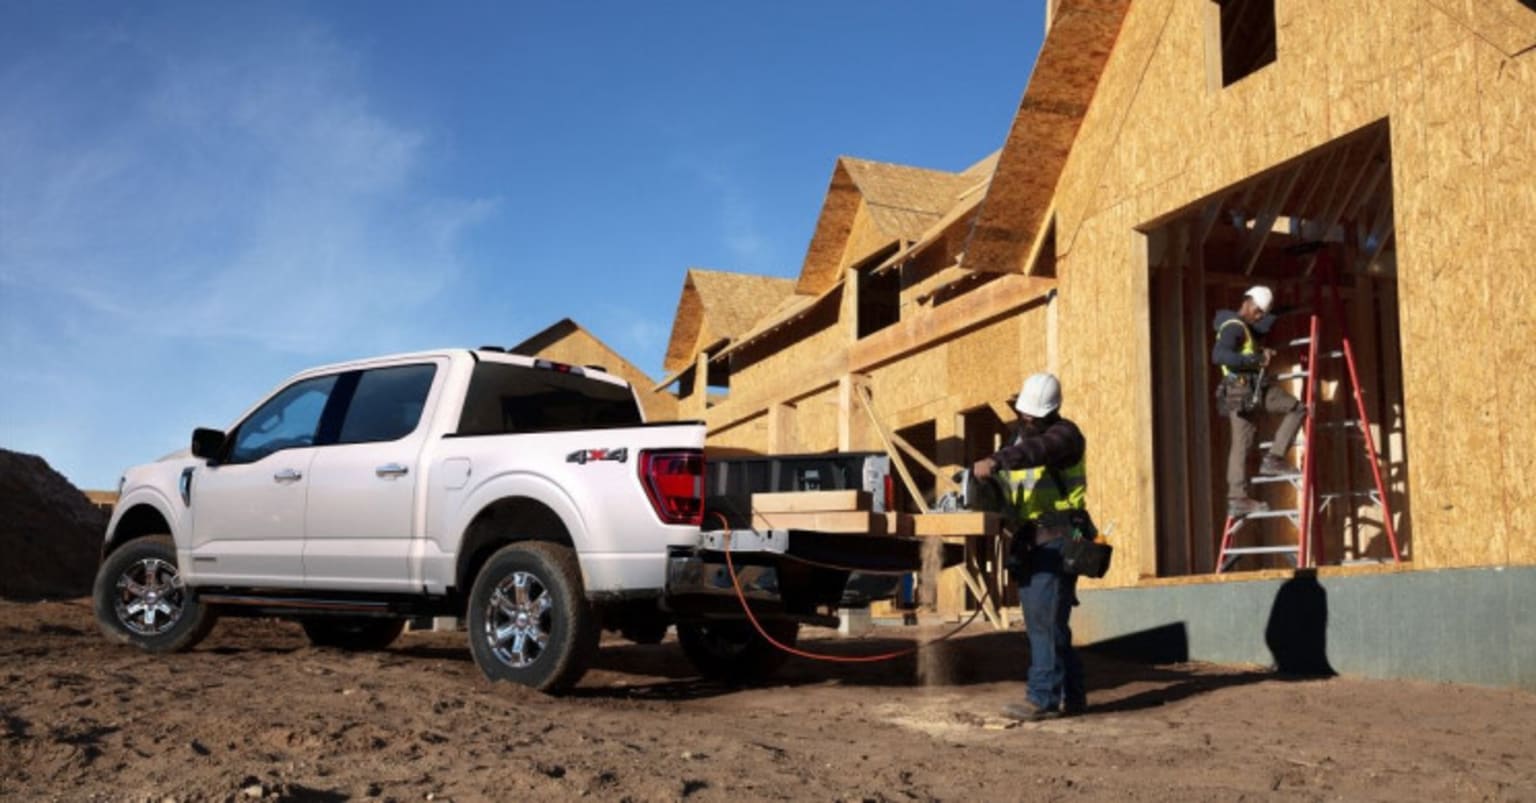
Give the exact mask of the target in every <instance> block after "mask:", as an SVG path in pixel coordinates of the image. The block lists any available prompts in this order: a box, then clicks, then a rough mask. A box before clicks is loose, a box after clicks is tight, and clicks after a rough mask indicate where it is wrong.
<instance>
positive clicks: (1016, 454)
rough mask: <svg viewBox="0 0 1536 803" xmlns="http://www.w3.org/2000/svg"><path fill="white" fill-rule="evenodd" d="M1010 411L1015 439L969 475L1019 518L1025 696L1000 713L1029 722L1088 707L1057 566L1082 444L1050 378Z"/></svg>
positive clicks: (1037, 378) (1066, 579)
mask: <svg viewBox="0 0 1536 803" xmlns="http://www.w3.org/2000/svg"><path fill="white" fill-rule="evenodd" d="M1013 407H1014V410H1015V411H1017V413H1018V417H1019V423H1018V428H1017V431H1016V433H1015V435H1014V437H1013V438H1012V439H1011V440H1010V441H1009V443H1008V444H1007V445H1006V446H1004V447H1003V448H1002V449H999V450H998V451H997V452H996V453H994V454H992V455H991V456H989V457H984V458H982V459H981V460H980V461H978V462H977V463H976V464H975V465H974V466H973V467H972V469H971V472H972V474H973V475H974V476H976V477H978V478H981V479H986V478H987V477H990V476H992V475H993V474H997V475H998V476H999V477H1001V478H1002V479H1003V480H1005V481H1006V482H1007V483H1008V486H1009V488H1010V490H1011V492H1012V499H1013V504H1014V506H1015V508H1016V509H1017V511H1018V514H1019V519H1020V528H1019V531H1018V532H1017V533H1016V534H1015V536H1014V539H1015V544H1016V545H1024V546H1025V547H1027V551H1026V552H1024V553H1023V554H1022V555H1019V556H1018V565H1019V571H1018V581H1019V603H1020V606H1021V607H1022V608H1023V612H1024V624H1025V629H1026V630H1027V631H1028V633H1029V675H1028V684H1027V685H1028V695H1027V698H1026V701H1025V702H1024V703H1010V704H1008V705H1006V706H1004V708H1003V715H1004V716H1007V717H1009V718H1012V719H1018V720H1024V721H1031V722H1032V721H1038V720H1044V719H1052V718H1055V717H1060V716H1063V715H1067V714H1076V713H1079V712H1081V711H1083V710H1084V708H1085V707H1086V705H1087V693H1086V691H1085V689H1084V686H1083V664H1082V661H1081V660H1080V659H1079V658H1078V655H1077V651H1076V650H1074V649H1073V648H1072V629H1071V627H1070V625H1069V623H1068V620H1069V619H1070V618H1071V615H1072V606H1073V605H1075V604H1076V603H1077V593H1076V592H1077V575H1075V574H1071V573H1069V572H1067V571H1065V570H1064V568H1063V564H1062V548H1063V547H1064V546H1065V544H1066V541H1067V537H1068V536H1070V535H1071V534H1072V519H1073V517H1072V515H1071V514H1072V512H1073V511H1081V510H1083V509H1084V508H1085V504H1086V494H1087V490H1088V478H1087V473H1086V471H1085V469H1084V465H1083V463H1084V456H1085V454H1086V452H1087V442H1086V441H1085V440H1084V438H1083V433H1082V431H1081V430H1079V429H1078V428H1077V425H1076V424H1074V423H1072V422H1071V421H1069V420H1067V419H1065V418H1063V417H1062V416H1061V413H1060V407H1061V382H1060V381H1058V380H1057V379H1056V377H1055V376H1053V375H1051V374H1034V375H1033V376H1030V377H1029V378H1028V379H1025V380H1024V386H1023V387H1022V388H1020V390H1019V395H1018V397H1017V398H1016V399H1015V400H1014V404H1013ZM1016 554H1017V553H1016Z"/></svg>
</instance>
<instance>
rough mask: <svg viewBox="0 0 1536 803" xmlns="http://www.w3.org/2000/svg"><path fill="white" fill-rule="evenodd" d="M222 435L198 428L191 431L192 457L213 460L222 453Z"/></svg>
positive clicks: (214, 430) (215, 430)
mask: <svg viewBox="0 0 1536 803" xmlns="http://www.w3.org/2000/svg"><path fill="white" fill-rule="evenodd" d="M224 438H225V436H224V433H223V432H222V431H220V430H217V429H204V428H203V427H198V428H197V429H194V430H192V456H193V457H202V458H206V459H208V460H215V459H217V458H218V456H219V453H220V452H223V451H224Z"/></svg>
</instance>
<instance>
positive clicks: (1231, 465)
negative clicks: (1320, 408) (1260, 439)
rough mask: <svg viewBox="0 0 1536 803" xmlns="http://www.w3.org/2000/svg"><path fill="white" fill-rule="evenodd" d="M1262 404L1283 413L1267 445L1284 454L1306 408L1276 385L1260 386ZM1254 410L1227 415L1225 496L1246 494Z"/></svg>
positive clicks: (1278, 454)
mask: <svg viewBox="0 0 1536 803" xmlns="http://www.w3.org/2000/svg"><path fill="white" fill-rule="evenodd" d="M1262 407H1263V409H1264V411H1265V412H1267V413H1272V414H1274V415H1284V416H1285V418H1284V419H1282V420H1281V421H1280V426H1279V427H1278V428H1277V429H1276V430H1275V442H1274V443H1273V444H1272V445H1271V446H1270V447H1269V453H1270V454H1272V455H1274V456H1276V457H1285V453H1286V452H1287V451H1288V450H1290V448H1291V441H1293V440H1295V439H1296V432H1297V430H1299V429H1301V422H1302V419H1304V418H1306V410H1305V409H1303V408H1302V406H1301V402H1299V401H1297V400H1296V397H1295V396H1292V395H1291V394H1289V393H1287V392H1286V391H1285V389H1284V388H1281V387H1278V386H1276V385H1270V386H1269V387H1268V388H1266V389H1265V390H1264V404H1263V405H1262ZM1257 412H1258V411H1254V412H1252V413H1246V414H1245V413H1233V414H1231V415H1229V416H1227V418H1228V419H1229V420H1230V421H1231V422H1232V449H1231V450H1230V451H1229V452H1228V453H1227V498H1228V499H1241V498H1243V497H1245V496H1247V495H1248V453H1249V452H1250V451H1252V450H1253V439H1254V436H1255V435H1257V434H1258V430H1259V427H1258V425H1257V424H1255V423H1254V422H1253V419H1254V417H1255V416H1256V415H1257Z"/></svg>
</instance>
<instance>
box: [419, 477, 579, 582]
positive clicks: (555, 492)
mask: <svg viewBox="0 0 1536 803" xmlns="http://www.w3.org/2000/svg"><path fill="white" fill-rule="evenodd" d="M512 499H526V500H528V501H530V502H534V503H537V504H539V505H542V506H543V507H545V508H546V509H548V510H549V511H550V512H551V513H553V514H554V515H555V516H556V517H557V518H559V519H560V523H561V524H562V525H563V526H564V527H565V531H566V533H567V534H568V535H569V536H570V539H571V546H573V547H574V548H575V549H576V552H577V555H578V556H579V555H580V554H581V552H582V551H583V546H584V545H585V544H586V542H587V526H586V521H585V519H584V518H583V517H582V515H581V510H580V509H579V508H578V507H577V505H576V501H575V500H574V499H572V498H571V496H570V494H568V493H566V491H565V489H564V488H561V487H560V486H559V485H557V484H556V483H554V482H553V481H551V480H550V479H549V478H547V477H544V476H542V475H540V474H535V473H533V472H527V471H516V472H508V473H504V474H497V475H495V476H491V477H487V478H486V479H485V480H484V481H483V482H481V483H480V484H479V485H477V486H476V487H475V488H474V489H473V490H472V491H471V492H470V494H469V496H468V497H467V498H466V499H465V501H464V503H463V504H462V505H460V506H459V509H458V511H457V513H456V514H455V517H454V519H453V521H452V522H451V523H450V524H449V526H448V529H447V532H448V533H451V534H452V535H451V538H452V541H451V543H449V544H445V545H444V546H445V547H447V549H446V551H449V552H451V553H453V554H455V555H458V561H456V562H457V563H458V564H459V567H458V568H460V569H462V568H463V561H464V560H465V559H466V558H467V557H468V556H466V555H463V554H461V548H462V547H463V545H464V540H465V538H466V537H467V536H468V535H469V528H470V525H471V524H473V523H474V521H475V519H476V518H478V517H479V516H480V514H481V513H483V512H485V511H486V510H487V509H488V508H490V507H491V506H493V505H495V504H497V503H499V502H503V501H505V500H512ZM456 574H457V573H456ZM455 579H457V578H455Z"/></svg>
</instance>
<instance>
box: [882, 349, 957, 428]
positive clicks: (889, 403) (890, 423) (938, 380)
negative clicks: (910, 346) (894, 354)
mask: <svg viewBox="0 0 1536 803" xmlns="http://www.w3.org/2000/svg"><path fill="white" fill-rule="evenodd" d="M948 354H949V344H948V343H940V344H939V345H936V346H934V347H933V348H929V349H924V350H922V351H919V352H917V353H915V354H912V355H910V356H908V357H906V358H904V359H900V360H897V361H895V362H892V363H889V364H887V365H884V366H882V367H881V368H880V369H879V370H876V371H874V372H872V373H871V374H870V382H869V387H870V390H871V391H872V395H873V396H874V402H875V409H876V410H878V411H879V412H880V414H881V416H883V422H884V423H885V425H886V426H887V427H892V428H900V427H907V426H911V425H912V424H915V423H920V420H919V419H916V418H915V417H911V416H906V417H904V415H903V414H904V413H907V412H908V411H912V410H914V408H920V407H923V406H924V405H927V404H930V403H932V402H934V401H938V400H940V399H944V398H946V397H947V396H949V381H948V362H947V358H948Z"/></svg>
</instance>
